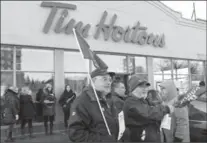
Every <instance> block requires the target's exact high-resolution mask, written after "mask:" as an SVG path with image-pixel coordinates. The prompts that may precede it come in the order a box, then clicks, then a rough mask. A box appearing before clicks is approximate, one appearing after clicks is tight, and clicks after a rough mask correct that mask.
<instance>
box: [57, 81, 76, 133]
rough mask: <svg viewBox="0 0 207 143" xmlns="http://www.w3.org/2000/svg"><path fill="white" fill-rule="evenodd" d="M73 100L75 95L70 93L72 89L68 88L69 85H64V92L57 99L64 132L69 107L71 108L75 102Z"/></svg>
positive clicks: (66, 127) (66, 126)
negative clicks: (61, 111)
mask: <svg viewBox="0 0 207 143" xmlns="http://www.w3.org/2000/svg"><path fill="white" fill-rule="evenodd" d="M75 98H76V94H75V93H74V92H73V91H72V89H71V88H70V85H66V86H65V90H64V92H63V94H62V95H61V96H60V99H59V104H60V105H61V106H62V108H63V113H64V123H65V129H66V131H67V129H68V120H69V117H70V107H71V104H72V102H73V101H74V100H75Z"/></svg>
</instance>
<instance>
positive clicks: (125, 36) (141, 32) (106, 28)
mask: <svg viewBox="0 0 207 143" xmlns="http://www.w3.org/2000/svg"><path fill="white" fill-rule="evenodd" d="M41 7H44V8H50V14H49V16H48V17H47V20H46V23H45V25H44V28H43V32H44V33H48V32H49V31H50V29H51V26H52V24H53V23H55V26H54V28H53V29H52V30H54V32H55V33H64V34H67V35H70V34H72V33H73V31H72V29H73V28H76V29H77V30H78V31H79V32H80V33H81V34H82V36H83V37H84V38H87V37H88V35H89V34H88V33H89V31H90V29H91V27H92V26H91V25H90V24H84V23H83V22H82V21H76V20H75V19H74V18H70V20H69V21H68V22H67V24H65V25H64V24H63V23H65V19H66V18H67V17H68V15H69V11H70V10H76V8H77V6H76V5H74V4H68V3H59V2H46V1H44V2H42V3H41ZM58 10H62V11H61V14H60V15H57V11H58ZM107 15H108V13H107V11H104V12H103V15H102V17H101V19H100V21H99V23H98V24H97V25H96V30H95V33H94V35H93V37H94V38H95V39H98V38H99V37H100V34H101V33H102V34H103V35H104V40H105V41H108V40H109V38H110V37H111V39H112V40H113V41H114V42H119V41H121V40H123V41H124V42H126V43H134V44H139V45H145V44H148V45H152V46H154V47H160V48H163V47H164V46H165V36H164V34H162V35H155V34H153V33H147V27H143V26H141V25H140V22H139V21H138V22H137V23H136V25H135V26H133V27H132V28H130V26H128V27H126V28H123V27H121V26H117V25H115V23H116V19H117V15H116V14H114V15H113V17H112V18H111V21H110V23H108V24H107V23H106V22H105V21H106V18H107ZM55 17H58V18H56V20H55Z"/></svg>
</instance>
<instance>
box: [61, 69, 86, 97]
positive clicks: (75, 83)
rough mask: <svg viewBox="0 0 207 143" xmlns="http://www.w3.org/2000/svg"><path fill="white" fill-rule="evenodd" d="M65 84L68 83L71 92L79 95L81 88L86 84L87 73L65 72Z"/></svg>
mask: <svg viewBox="0 0 207 143" xmlns="http://www.w3.org/2000/svg"><path fill="white" fill-rule="evenodd" d="M65 85H70V87H71V89H72V90H73V92H75V93H76V95H77V96H79V95H80V94H81V92H82V91H83V88H84V87H85V86H87V85H88V80H87V74H80V73H65Z"/></svg>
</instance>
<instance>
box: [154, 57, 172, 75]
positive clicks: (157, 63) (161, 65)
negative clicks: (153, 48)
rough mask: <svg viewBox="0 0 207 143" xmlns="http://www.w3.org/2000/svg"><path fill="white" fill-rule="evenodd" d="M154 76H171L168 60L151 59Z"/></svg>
mask: <svg viewBox="0 0 207 143" xmlns="http://www.w3.org/2000/svg"><path fill="white" fill-rule="evenodd" d="M153 66H154V67H153V71H154V74H171V61H170V59H161V58H153Z"/></svg>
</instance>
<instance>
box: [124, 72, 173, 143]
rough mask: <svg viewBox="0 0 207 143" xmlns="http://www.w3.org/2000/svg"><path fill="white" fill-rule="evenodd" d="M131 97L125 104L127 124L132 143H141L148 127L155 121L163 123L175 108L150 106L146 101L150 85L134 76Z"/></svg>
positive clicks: (130, 85) (131, 83)
mask: <svg viewBox="0 0 207 143" xmlns="http://www.w3.org/2000/svg"><path fill="white" fill-rule="evenodd" d="M128 84H129V88H130V92H131V95H130V96H129V97H128V98H127V99H126V101H125V104H124V115H125V123H126V126H127V128H129V130H130V141H131V142H141V141H142V133H143V131H144V129H145V128H146V126H147V125H148V124H149V123H151V121H152V120H154V121H161V120H162V118H163V117H164V115H166V114H168V113H170V112H173V106H171V105H162V104H159V105H157V106H150V105H149V104H148V102H147V100H146V97H147V92H148V88H149V86H150V83H148V82H147V81H145V80H144V79H141V78H139V77H138V76H136V75H133V76H132V77H131V78H130V80H129V82H128Z"/></svg>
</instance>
